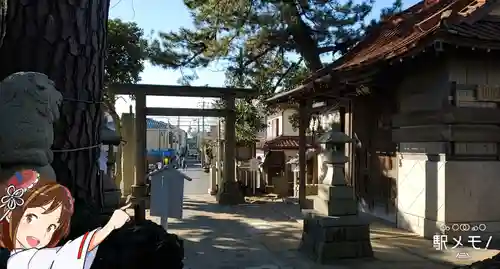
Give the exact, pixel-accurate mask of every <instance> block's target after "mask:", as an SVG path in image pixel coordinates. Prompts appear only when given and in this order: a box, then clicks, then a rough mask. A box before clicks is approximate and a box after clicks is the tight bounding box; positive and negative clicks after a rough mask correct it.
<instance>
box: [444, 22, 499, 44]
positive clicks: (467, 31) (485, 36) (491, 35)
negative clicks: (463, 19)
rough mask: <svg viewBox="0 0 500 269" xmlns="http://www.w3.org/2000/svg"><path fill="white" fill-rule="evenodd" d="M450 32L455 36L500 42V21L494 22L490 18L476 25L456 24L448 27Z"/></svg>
mask: <svg viewBox="0 0 500 269" xmlns="http://www.w3.org/2000/svg"><path fill="white" fill-rule="evenodd" d="M448 32H449V33H451V34H454V35H458V36H462V37H466V38H474V39H481V40H491V41H499V40H500V20H496V21H492V20H488V18H486V19H484V20H480V21H477V22H475V23H474V24H466V23H461V24H456V25H450V26H449V27H448Z"/></svg>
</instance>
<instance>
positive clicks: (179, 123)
mask: <svg viewBox="0 0 500 269" xmlns="http://www.w3.org/2000/svg"><path fill="white" fill-rule="evenodd" d="M180 129H181V116H177V132H176V134H177V135H176V136H177V150H178V151H180V146H181V134H180V132H179V130H180Z"/></svg>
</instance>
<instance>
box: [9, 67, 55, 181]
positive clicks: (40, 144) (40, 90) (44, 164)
mask: <svg viewBox="0 0 500 269" xmlns="http://www.w3.org/2000/svg"><path fill="white" fill-rule="evenodd" d="M61 102H62V95H61V93H60V92H58V91H57V90H56V88H55V84H54V82H53V81H52V80H50V79H49V78H48V77H47V76H46V75H44V74H41V73H35V72H20V73H15V74H12V75H10V76H8V77H7V78H5V79H4V80H3V81H2V82H0V128H1V130H0V170H5V168H8V167H11V168H12V167H19V166H23V167H30V168H35V169H37V170H48V171H46V172H48V173H51V174H53V173H54V172H53V170H52V168H51V167H50V163H51V162H52V159H53V153H52V151H51V147H52V144H53V141H54V130H53V123H54V122H55V121H57V120H58V119H59V116H60V115H59V106H60V104H61ZM4 172H6V171H4ZM40 172H41V173H42V171H40Z"/></svg>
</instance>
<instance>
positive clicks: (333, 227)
mask: <svg viewBox="0 0 500 269" xmlns="http://www.w3.org/2000/svg"><path fill="white" fill-rule="evenodd" d="M317 142H318V143H320V144H323V145H324V146H325V159H326V160H325V164H326V166H327V171H326V173H325V177H324V179H323V181H322V182H321V183H320V184H318V195H317V196H316V197H315V199H314V206H313V209H306V210H303V213H304V216H305V218H304V231H303V233H302V240H301V244H300V247H299V250H300V251H302V252H304V253H306V254H307V255H308V256H309V257H311V258H312V259H313V260H314V261H316V262H318V263H329V262H331V261H334V260H337V259H345V258H360V257H372V256H373V250H372V246H371V242H370V228H369V222H368V221H365V220H363V219H362V218H361V217H360V216H359V215H358V210H357V208H358V205H357V201H356V197H355V194H354V190H353V188H352V187H351V186H348V185H347V184H346V180H345V176H344V166H345V163H346V162H347V161H348V158H347V157H346V156H345V155H344V148H345V144H346V143H352V142H353V140H352V139H351V138H350V137H349V136H347V135H346V134H344V133H343V132H339V131H333V130H330V131H328V132H326V133H324V134H323V135H322V136H321V137H320V138H319V139H318V140H317Z"/></svg>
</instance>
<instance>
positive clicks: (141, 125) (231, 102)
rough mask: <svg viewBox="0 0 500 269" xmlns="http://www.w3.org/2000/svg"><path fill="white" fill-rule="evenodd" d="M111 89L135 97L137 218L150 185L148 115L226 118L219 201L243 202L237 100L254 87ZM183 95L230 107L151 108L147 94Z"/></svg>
mask: <svg viewBox="0 0 500 269" xmlns="http://www.w3.org/2000/svg"><path fill="white" fill-rule="evenodd" d="M109 90H110V91H111V93H113V94H115V95H134V96H135V139H136V148H135V155H136V158H135V162H136V163H135V167H136V169H135V179H134V185H133V186H132V198H133V199H135V201H136V205H137V206H136V207H135V217H136V219H144V218H145V210H144V209H145V199H144V198H145V197H147V187H146V182H145V181H146V172H147V166H146V116H147V115H149V116H182V117H202V116H203V117H225V128H224V130H225V131H224V140H225V150H224V160H226V161H224V179H223V182H222V183H221V184H220V186H219V193H218V195H217V200H218V202H219V203H220V204H238V203H241V202H243V201H242V200H241V198H242V196H241V194H239V193H237V192H238V191H239V190H238V187H237V185H236V181H235V178H234V176H235V175H234V172H232V171H234V170H235V164H234V161H229V160H234V159H235V150H236V133H235V123H236V113H235V99H236V98H247V97H251V96H254V95H255V94H256V93H257V92H256V91H255V90H253V89H243V88H220V87H193V86H178V85H175V86H174V85H148V84H114V85H111V86H110V88H109ZM147 95H154V96H182V97H209V98H222V99H223V100H224V101H225V103H226V109H198V108H163V107H161V108H160V107H147V106H146V96H147Z"/></svg>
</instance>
